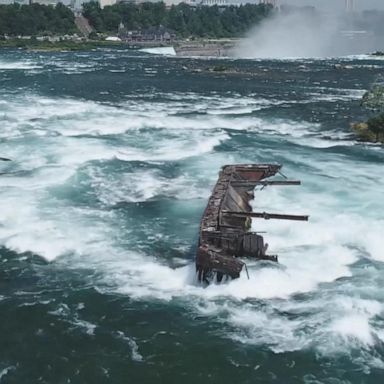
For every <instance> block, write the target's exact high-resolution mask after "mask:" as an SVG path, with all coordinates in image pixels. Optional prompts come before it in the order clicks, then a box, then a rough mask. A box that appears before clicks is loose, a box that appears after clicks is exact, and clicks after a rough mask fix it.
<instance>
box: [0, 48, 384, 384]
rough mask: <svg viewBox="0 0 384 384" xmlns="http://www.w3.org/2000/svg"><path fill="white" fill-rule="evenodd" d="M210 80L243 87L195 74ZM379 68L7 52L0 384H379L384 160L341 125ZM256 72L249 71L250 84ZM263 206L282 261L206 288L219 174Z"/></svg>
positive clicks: (355, 114)
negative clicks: (278, 216)
mask: <svg viewBox="0 0 384 384" xmlns="http://www.w3.org/2000/svg"><path fill="white" fill-rule="evenodd" d="M217 64H220V65H221V64H225V65H229V66H231V67H233V68H236V69H237V71H238V73H236V74H235V73H232V74H220V73H217V74H214V73H209V72H205V71H202V72H196V71H189V70H188V69H187V70H186V68H189V67H190V66H192V67H193V68H196V67H197V66H201V67H203V68H205V67H212V66H214V65H217ZM383 68H384V61H380V60H378V59H370V58H369V57H349V58H343V59H324V60H309V59H307V60H286V61H284V60H282V61H277V60H276V61H267V60H265V61H257V60H232V61H230V60H228V61H225V60H220V61H219V60H203V61H198V60H192V59H178V58H171V57H168V58H167V57H154V56H151V55H147V54H145V53H140V52H136V53H135V52H134V51H113V50H111V51H105V50H104V51H95V52H91V53H27V52H23V51H2V52H1V56H0V81H1V88H0V95H1V96H0V117H1V129H0V156H3V157H9V158H11V159H12V160H13V161H12V162H7V163H5V162H3V163H2V164H0V172H2V173H3V174H2V175H1V176H0V311H1V316H0V383H1V384H4V383H163V382H164V383H180V382H183V383H220V384H224V383H255V382H276V383H298V382H305V383H379V382H381V381H382V379H383V377H384V293H383V287H384V230H383V227H384V226H383V225H384V220H383V208H384V202H383V194H382V191H383V177H384V171H383V162H384V151H383V147H380V146H379V145H374V144H363V143H359V142H358V141H357V140H356V138H355V137H354V136H353V135H352V134H351V132H350V128H349V124H350V123H351V122H352V121H356V120H359V119H362V118H364V117H365V116H364V112H363V111H362V109H361V107H360V105H359V99H360V97H361V96H362V94H363V92H364V90H365V89H367V88H369V86H370V84H372V82H374V81H376V80H377V79H378V77H379V76H380V74H381V73H382V71H383ZM250 73H252V74H250ZM238 162H244V163H248V162H277V163H281V164H283V165H284V173H285V174H286V175H288V176H289V177H290V178H293V179H301V180H302V181H303V185H302V186H301V187H269V188H266V189H264V190H263V191H260V192H257V194H256V200H255V202H254V205H255V209H258V210H266V211H269V212H285V213H292V214H309V215H310V222H309V223H297V222H281V221H279V222H278V221H268V222H266V221H261V220H259V221H257V220H255V221H254V223H253V226H254V229H256V230H259V231H266V232H267V234H265V237H266V239H267V241H268V243H269V245H270V253H271V254H279V257H280V263H279V264H269V263H264V264H263V263H253V262H249V263H248V269H249V274H250V278H249V280H248V279H247V277H246V275H242V276H241V278H240V279H238V280H236V281H232V282H229V283H226V284H224V285H220V286H219V285H211V286H209V287H207V288H204V287H201V286H199V285H198V284H197V283H196V280H195V273H194V264H193V247H194V246H195V244H196V241H197V232H198V226H199V220H200V218H201V215H202V212H203V209H204V207H205V204H206V201H207V198H208V196H209V194H210V190H211V188H212V186H213V185H214V183H215V180H216V178H217V173H218V170H219V168H220V166H222V165H224V164H227V163H238Z"/></svg>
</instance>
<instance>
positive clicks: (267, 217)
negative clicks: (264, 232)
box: [221, 211, 309, 221]
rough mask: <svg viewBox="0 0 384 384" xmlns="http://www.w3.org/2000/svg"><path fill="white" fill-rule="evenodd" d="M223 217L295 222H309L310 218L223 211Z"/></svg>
mask: <svg viewBox="0 0 384 384" xmlns="http://www.w3.org/2000/svg"><path fill="white" fill-rule="evenodd" d="M221 214H222V215H225V216H232V217H254V218H258V219H264V220H269V219H277V220H295V221H308V219H309V216H303V215H282V214H278V213H267V212H235V211H221Z"/></svg>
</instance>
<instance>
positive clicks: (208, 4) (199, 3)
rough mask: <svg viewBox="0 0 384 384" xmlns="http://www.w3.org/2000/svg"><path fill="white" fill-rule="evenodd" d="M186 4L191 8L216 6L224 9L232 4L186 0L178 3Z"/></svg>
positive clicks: (216, 0) (215, 0)
mask: <svg viewBox="0 0 384 384" xmlns="http://www.w3.org/2000/svg"><path fill="white" fill-rule="evenodd" d="M181 2H184V3H187V4H189V5H191V6H193V7H197V6H199V5H205V6H209V7H211V6H213V5H217V6H218V7H226V6H228V5H232V2H230V1H229V0H186V1H179V2H178V3H181Z"/></svg>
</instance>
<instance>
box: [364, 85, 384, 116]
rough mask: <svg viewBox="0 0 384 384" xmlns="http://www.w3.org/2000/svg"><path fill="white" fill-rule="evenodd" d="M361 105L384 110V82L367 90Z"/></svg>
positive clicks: (375, 109) (370, 108)
mask: <svg viewBox="0 0 384 384" xmlns="http://www.w3.org/2000/svg"><path fill="white" fill-rule="evenodd" d="M361 105H362V106H363V107H364V108H366V109H369V110H373V111H380V110H384V84H377V85H375V86H374V87H373V88H372V89H371V90H369V91H368V92H366V93H365V94H364V96H363V99H362V101H361Z"/></svg>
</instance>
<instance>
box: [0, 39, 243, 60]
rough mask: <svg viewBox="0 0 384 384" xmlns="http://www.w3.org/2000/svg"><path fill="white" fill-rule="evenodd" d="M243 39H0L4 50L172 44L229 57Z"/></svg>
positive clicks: (185, 52) (181, 50)
mask: <svg viewBox="0 0 384 384" xmlns="http://www.w3.org/2000/svg"><path fill="white" fill-rule="evenodd" d="M239 40H240V39H199V40H188V39H185V40H175V41H167V42H166V41H135V42H125V41H106V40H86V41H73V40H63V41H56V42H50V41H38V40H31V39H29V40H27V39H9V40H3V41H0V49H2V48H3V49H4V48H20V49H25V50H27V51H31V52H66V51H87V50H92V49H97V48H121V49H143V48H160V47H170V46H172V47H173V48H174V49H175V51H176V54H177V56H181V57H190V56H205V57H207V56H211V57H212V56H213V57H221V56H228V55H229V53H230V52H231V51H232V50H233V49H234V47H235V46H236V44H237V42H238V41H239Z"/></svg>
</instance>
